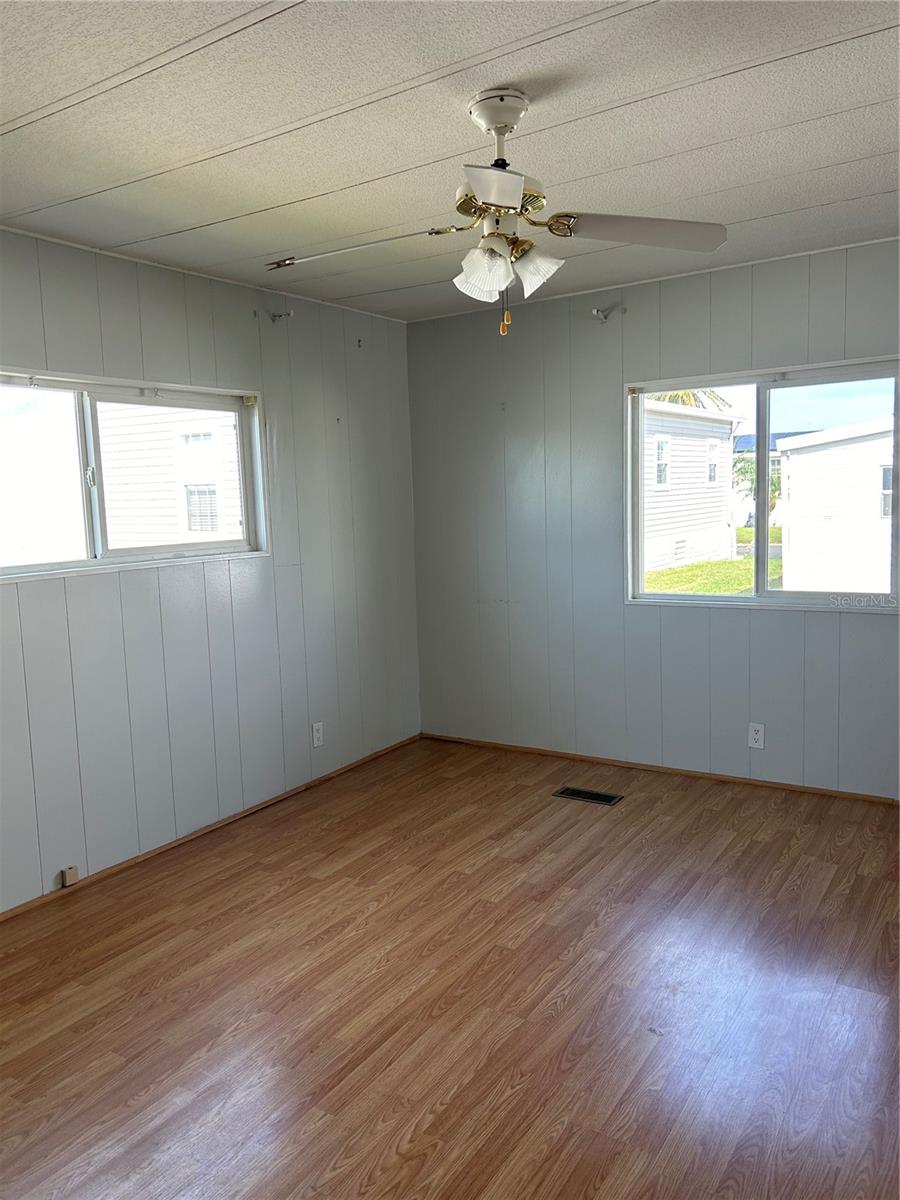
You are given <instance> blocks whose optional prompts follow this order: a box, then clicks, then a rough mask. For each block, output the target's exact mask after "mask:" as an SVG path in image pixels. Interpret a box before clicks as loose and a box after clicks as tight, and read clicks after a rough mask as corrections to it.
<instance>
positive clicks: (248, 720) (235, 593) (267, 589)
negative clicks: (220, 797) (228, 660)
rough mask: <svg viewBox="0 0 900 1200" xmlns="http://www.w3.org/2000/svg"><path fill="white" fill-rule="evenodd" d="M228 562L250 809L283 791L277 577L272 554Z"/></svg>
mask: <svg viewBox="0 0 900 1200" xmlns="http://www.w3.org/2000/svg"><path fill="white" fill-rule="evenodd" d="M229 565H230V568H231V598H232V605H233V609H234V654H235V662H236V664H237V687H238V709H239V714H240V729H241V769H242V772H243V779H244V807H245V808H249V807H251V806H252V805H254V804H259V803H261V802H262V801H263V800H268V799H269V798H270V797H272V796H277V795H279V793H281V792H283V791H284V790H285V788H284V735H283V731H282V725H281V719H282V714H281V674H280V666H279V662H278V641H277V632H276V627H275V581H274V578H273V575H272V561H271V559H268V558H246V559H232V560H231V563H230V564H229Z"/></svg>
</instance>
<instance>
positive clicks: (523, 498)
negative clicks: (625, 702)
mask: <svg viewBox="0 0 900 1200" xmlns="http://www.w3.org/2000/svg"><path fill="white" fill-rule="evenodd" d="M543 319H544V313H543V306H539V305H526V306H523V307H522V308H521V309H520V310H519V311H518V312H517V313H516V315H515V331H516V338H518V339H519V340H518V342H516V343H515V344H514V345H512V344H510V337H509V336H507V337H506V338H505V339H503V345H502V348H501V354H502V356H503V367H504V369H503V374H504V380H505V383H506V396H507V402H506V444H505V454H504V465H503V475H504V480H505V484H506V513H507V520H506V555H507V569H508V577H509V663H510V701H511V717H512V737H513V741H514V742H518V743H520V744H522V745H525V746H535V745H541V744H546V742H547V734H548V731H549V730H550V728H551V718H550V662H549V653H548V612H547V587H548V579H547V491H546V469H547V466H546V460H545V456H546V448H545V447H546V440H545V437H544V421H545V418H544V386H543V378H542V376H543V370H542V367H543V349H544V347H543V332H544V330H543Z"/></svg>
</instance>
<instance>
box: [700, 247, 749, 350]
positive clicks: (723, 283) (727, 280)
mask: <svg viewBox="0 0 900 1200" xmlns="http://www.w3.org/2000/svg"><path fill="white" fill-rule="evenodd" d="M752 275H753V268H752V267H735V268H734V269H733V270H731V271H711V272H710V275H709V303H710V314H709V368H710V371H712V372H716V371H746V370H747V368H748V367H749V366H750V305H751V298H752V291H753V288H752Z"/></svg>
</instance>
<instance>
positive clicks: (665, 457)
mask: <svg viewBox="0 0 900 1200" xmlns="http://www.w3.org/2000/svg"><path fill="white" fill-rule="evenodd" d="M668 483H669V439H668V438H667V437H658V438H657V439H656V486H657V487H667V486H668Z"/></svg>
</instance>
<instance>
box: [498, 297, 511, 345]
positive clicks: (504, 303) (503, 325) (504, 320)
mask: <svg viewBox="0 0 900 1200" xmlns="http://www.w3.org/2000/svg"><path fill="white" fill-rule="evenodd" d="M500 306H501V308H502V309H503V316H502V317H501V318H500V336H501V337H506V335H507V334H508V333H509V327H510V325H512V313H511V312H510V311H509V289H508V288H504V289H503V291H502V292H501V293H500Z"/></svg>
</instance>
